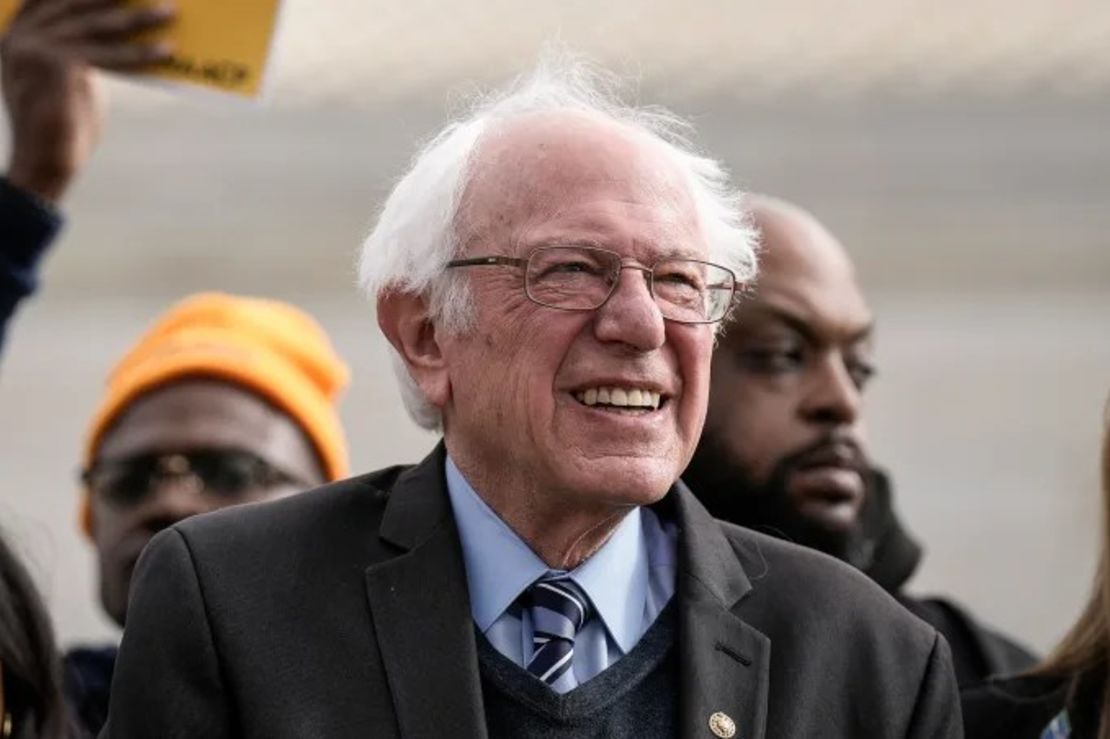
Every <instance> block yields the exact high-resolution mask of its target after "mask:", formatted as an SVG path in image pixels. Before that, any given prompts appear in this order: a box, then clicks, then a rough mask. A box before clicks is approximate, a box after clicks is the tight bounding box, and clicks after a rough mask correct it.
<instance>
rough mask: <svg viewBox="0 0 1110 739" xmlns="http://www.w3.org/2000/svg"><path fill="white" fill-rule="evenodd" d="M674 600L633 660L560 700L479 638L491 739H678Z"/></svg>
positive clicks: (624, 660) (628, 658) (623, 661)
mask: <svg viewBox="0 0 1110 739" xmlns="http://www.w3.org/2000/svg"><path fill="white" fill-rule="evenodd" d="M674 610H675V609H674V599H673V598H672V599H671V602H670V603H668V604H667V606H666V607H665V608H664V609H663V611H662V612H661V613H660V614H659V617H658V618H657V619H655V623H653V624H652V625H651V627H650V628H649V629H648V630H647V632H645V633H644V635H643V636H642V637H641V638H640V641H639V642H638V643H637V644H636V646H635V647H633V648H632V651H630V652H629V653H628V654H626V655H625V656H624V657H622V658H621V659H620V660H619V661H617V662H616V663H614V664H612V665H610V666H609V667H608V668H606V669H605V670H603V671H602V672H601V673H600V674H598V675H597V676H596V677H594V678H593V679H592V680H589V681H587V682H585V683H583V684H582V685H579V686H578V687H577V688H575V689H574V690H572V691H570V692H569V693H565V694H562V695H560V694H559V693H556V692H555V691H554V690H552V689H551V688H549V687H547V686H546V685H544V684H543V683H542V682H540V681H539V680H538V679H537V678H536V677H534V676H533V675H531V674H529V673H528V671H527V670H525V669H524V668H522V667H519V666H517V665H516V663H514V662H513V661H512V660H510V659H508V658H506V657H505V656H504V655H502V654H501V653H500V652H498V651H497V650H496V649H495V648H494V647H493V646H492V645H491V644H490V643H489V641H487V640H486V639H485V637H483V636H481V635H479V637H478V662H479V665H480V670H481V675H482V701H483V703H484V705H485V712H486V725H487V726H488V728H489V736H490V737H491V738H492V739H501V738H504V739H520V737H530V738H531V737H535V738H536V739H582V738H583V737H598V739H601V737H605V738H606V739H624V738H625V737H627V738H628V739H632V738H633V737H634V738H635V739H645V738H646V739H651V738H652V737H660V738H662V737H668V739H669V738H670V737H674V736H676V734H677V731H676V726H677V724H678V660H677V656H676V651H677V650H676V649H675V647H674V643H675V634H676V632H677V629H676V627H675V614H674Z"/></svg>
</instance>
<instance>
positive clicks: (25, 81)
mask: <svg viewBox="0 0 1110 739" xmlns="http://www.w3.org/2000/svg"><path fill="white" fill-rule="evenodd" d="M172 17H173V10H172V8H171V7H169V6H159V7H156V8H149V7H147V8H142V7H132V6H128V5H124V4H123V3H122V2H121V1H120V0H25V2H24V3H23V5H22V7H21V8H20V10H19V11H18V13H17V14H16V16H15V18H14V19H13V21H12V24H11V26H10V27H9V29H8V32H7V34H6V35H5V36H4V38H3V39H2V40H0V60H2V62H3V79H2V84H3V94H4V102H5V104H6V106H7V110H8V119H9V122H10V124H11V158H10V162H9V167H8V174H7V177H8V181H9V182H10V183H11V184H12V185H14V186H16V187H19V188H21V189H23V190H26V191H28V192H31V193H34V194H35V195H37V196H39V197H40V198H43V199H44V200H47V201H49V202H56V201H57V200H58V199H60V198H61V196H62V194H63V193H64V192H65V190H66V188H67V187H68V186H69V184H70V183H71V182H72V180H73V178H74V176H75V175H76V174H77V173H78V172H79V171H80V170H81V168H82V167H83V166H84V164H85V162H86V161H87V160H88V158H89V156H90V155H91V154H92V151H93V149H94V148H95V146H96V143H97V141H98V140H99V138H100V131H101V127H102V124H103V118H104V101H103V94H102V93H101V91H100V89H99V84H98V80H96V79H95V77H94V74H93V70H92V68H93V67H101V68H104V69H112V70H120V71H126V70H133V69H138V68H141V67H143V66H146V65H149V64H154V63H157V62H160V61H164V60H165V59H167V58H168V57H169V54H170V49H169V48H168V47H167V46H166V45H164V44H154V43H147V42H140V41H135V40H133V37H134V35H135V34H136V33H138V32H140V31H144V30H147V29H151V28H155V27H158V26H161V25H164V24H165V23H167V22H169V21H170V19H171V18H172Z"/></svg>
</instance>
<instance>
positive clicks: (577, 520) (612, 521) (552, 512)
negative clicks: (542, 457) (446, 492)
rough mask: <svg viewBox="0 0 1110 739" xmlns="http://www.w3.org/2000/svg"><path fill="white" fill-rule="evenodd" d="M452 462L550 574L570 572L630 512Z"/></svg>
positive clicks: (461, 461) (629, 508)
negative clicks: (550, 571)
mask: <svg viewBox="0 0 1110 739" xmlns="http://www.w3.org/2000/svg"><path fill="white" fill-rule="evenodd" d="M452 459H453V460H454V462H455V464H456V465H457V466H458V468H459V471H460V472H461V473H462V475H463V477H464V478H466V481H467V483H469V484H470V486H471V487H472V488H473V489H474V492H476V493H477V494H478V497H480V498H481V499H482V500H483V501H485V503H486V505H488V506H489V507H490V508H491V509H493V511H494V513H496V514H497V515H498V517H500V518H501V520H502V521H504V522H505V523H506V524H507V525H508V526H509V528H511V529H512V530H513V531H514V532H515V533H516V535H517V536H519V537H520V538H521V540H522V541H523V542H524V543H525V544H527V545H528V547H529V548H530V549H531V550H532V551H533V552H535V553H536V556H538V557H539V558H540V559H541V560H542V561H543V563H544V564H546V565H547V566H548V567H550V568H551V569H553V570H573V569H574V568H575V567H578V565H580V564H582V563H583V562H585V561H586V560H587V559H589V558H590V557H591V556H592V555H593V554H594V553H595V552H596V551H597V550H598V549H600V548H601V547H602V546H603V545H604V544H605V542H607V541H608V540H609V537H610V536H612V535H613V532H614V531H615V530H616V528H617V526H619V525H620V523H621V521H623V520H624V517H625V516H627V515H628V513H629V512H630V511H632V510H633V507H632V506H612V505H605V504H599V503H597V502H590V501H583V500H581V499H576V498H575V496H574V495H573V494H572V493H568V492H566V491H563V492H558V491H548V490H540V489H538V488H537V487H536V486H535V485H534V484H532V483H531V482H530V480H529V477H528V476H525V475H519V476H518V475H508V474H506V471H505V470H504V469H500V470H498V472H497V473H496V474H494V475H489V474H484V469H483V468H484V466H482V465H473V464H468V461H467V460H466V459H459V458H456V457H455V456H454V455H452Z"/></svg>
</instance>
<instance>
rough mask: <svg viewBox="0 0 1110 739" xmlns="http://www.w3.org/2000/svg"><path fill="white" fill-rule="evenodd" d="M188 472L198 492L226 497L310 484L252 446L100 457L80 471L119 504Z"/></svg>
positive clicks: (99, 491)
mask: <svg viewBox="0 0 1110 739" xmlns="http://www.w3.org/2000/svg"><path fill="white" fill-rule="evenodd" d="M185 478H191V479H192V480H194V481H195V482H194V484H195V485H196V487H197V492H198V493H201V492H203V493H207V494H210V495H215V496H218V497H223V498H237V497H240V496H242V495H244V494H246V493H249V492H255V491H265V490H267V489H270V488H275V487H280V486H286V485H295V486H299V487H302V488H308V487H310V485H309V484H308V483H306V482H304V481H303V480H298V479H297V478H295V477H293V476H292V475H289V474H288V473H286V472H284V471H282V470H280V469H278V468H277V467H275V466H274V465H272V464H270V463H269V462H267V461H266V460H264V459H262V458H261V457H259V456H257V455H255V454H252V453H251V452H245V451H239V450H227V449H220V450H198V451H190V452H172V453H166V454H139V455H136V456H134V457H127V458H124V459H102V460H98V461H97V462H95V463H94V464H93V465H92V466H91V467H90V468H88V469H86V470H83V471H82V472H81V481H82V482H83V483H84V484H85V485H86V486H88V488H89V489H90V490H91V491H92V492H93V493H95V494H97V495H101V496H103V497H104V498H105V499H106V500H108V501H110V502H112V503H115V504H117V505H134V504H135V503H138V502H140V501H142V500H143V499H144V498H146V497H147V496H148V495H150V493H151V491H153V490H154V489H155V488H156V487H157V486H158V485H159V484H161V483H163V482H165V481H167V480H171V479H185Z"/></svg>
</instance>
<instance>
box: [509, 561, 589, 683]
mask: <svg viewBox="0 0 1110 739" xmlns="http://www.w3.org/2000/svg"><path fill="white" fill-rule="evenodd" d="M524 606H525V607H526V608H527V609H528V614H529V616H530V618H531V620H532V658H531V659H530V660H528V672H530V673H532V674H533V675H535V676H536V677H537V678H539V679H540V680H542V681H543V682H544V683H546V684H547V685H548V686H550V687H551V689H552V690H554V691H555V692H557V693H566V692H568V691H570V690H573V689H574V688H576V687H578V680H576V679H575V677H574V669H573V664H574V637H575V636H577V635H578V632H579V631H580V630H581V629H582V626H583V625H585V623H586V620H587V619H588V618H590V601H589V599H588V598H587V597H586V594H585V593H583V592H582V590H581V589H580V588H579V587H578V586H577V585H575V584H574V582H573V581H572V580H571V579H570V578H569V577H567V576H566V575H558V576H555V577H545V578H542V579H540V580H537V581H536V582H535V583H533V584H532V585H531V587H529V588H528V589H527V590H526V591H524Z"/></svg>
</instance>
